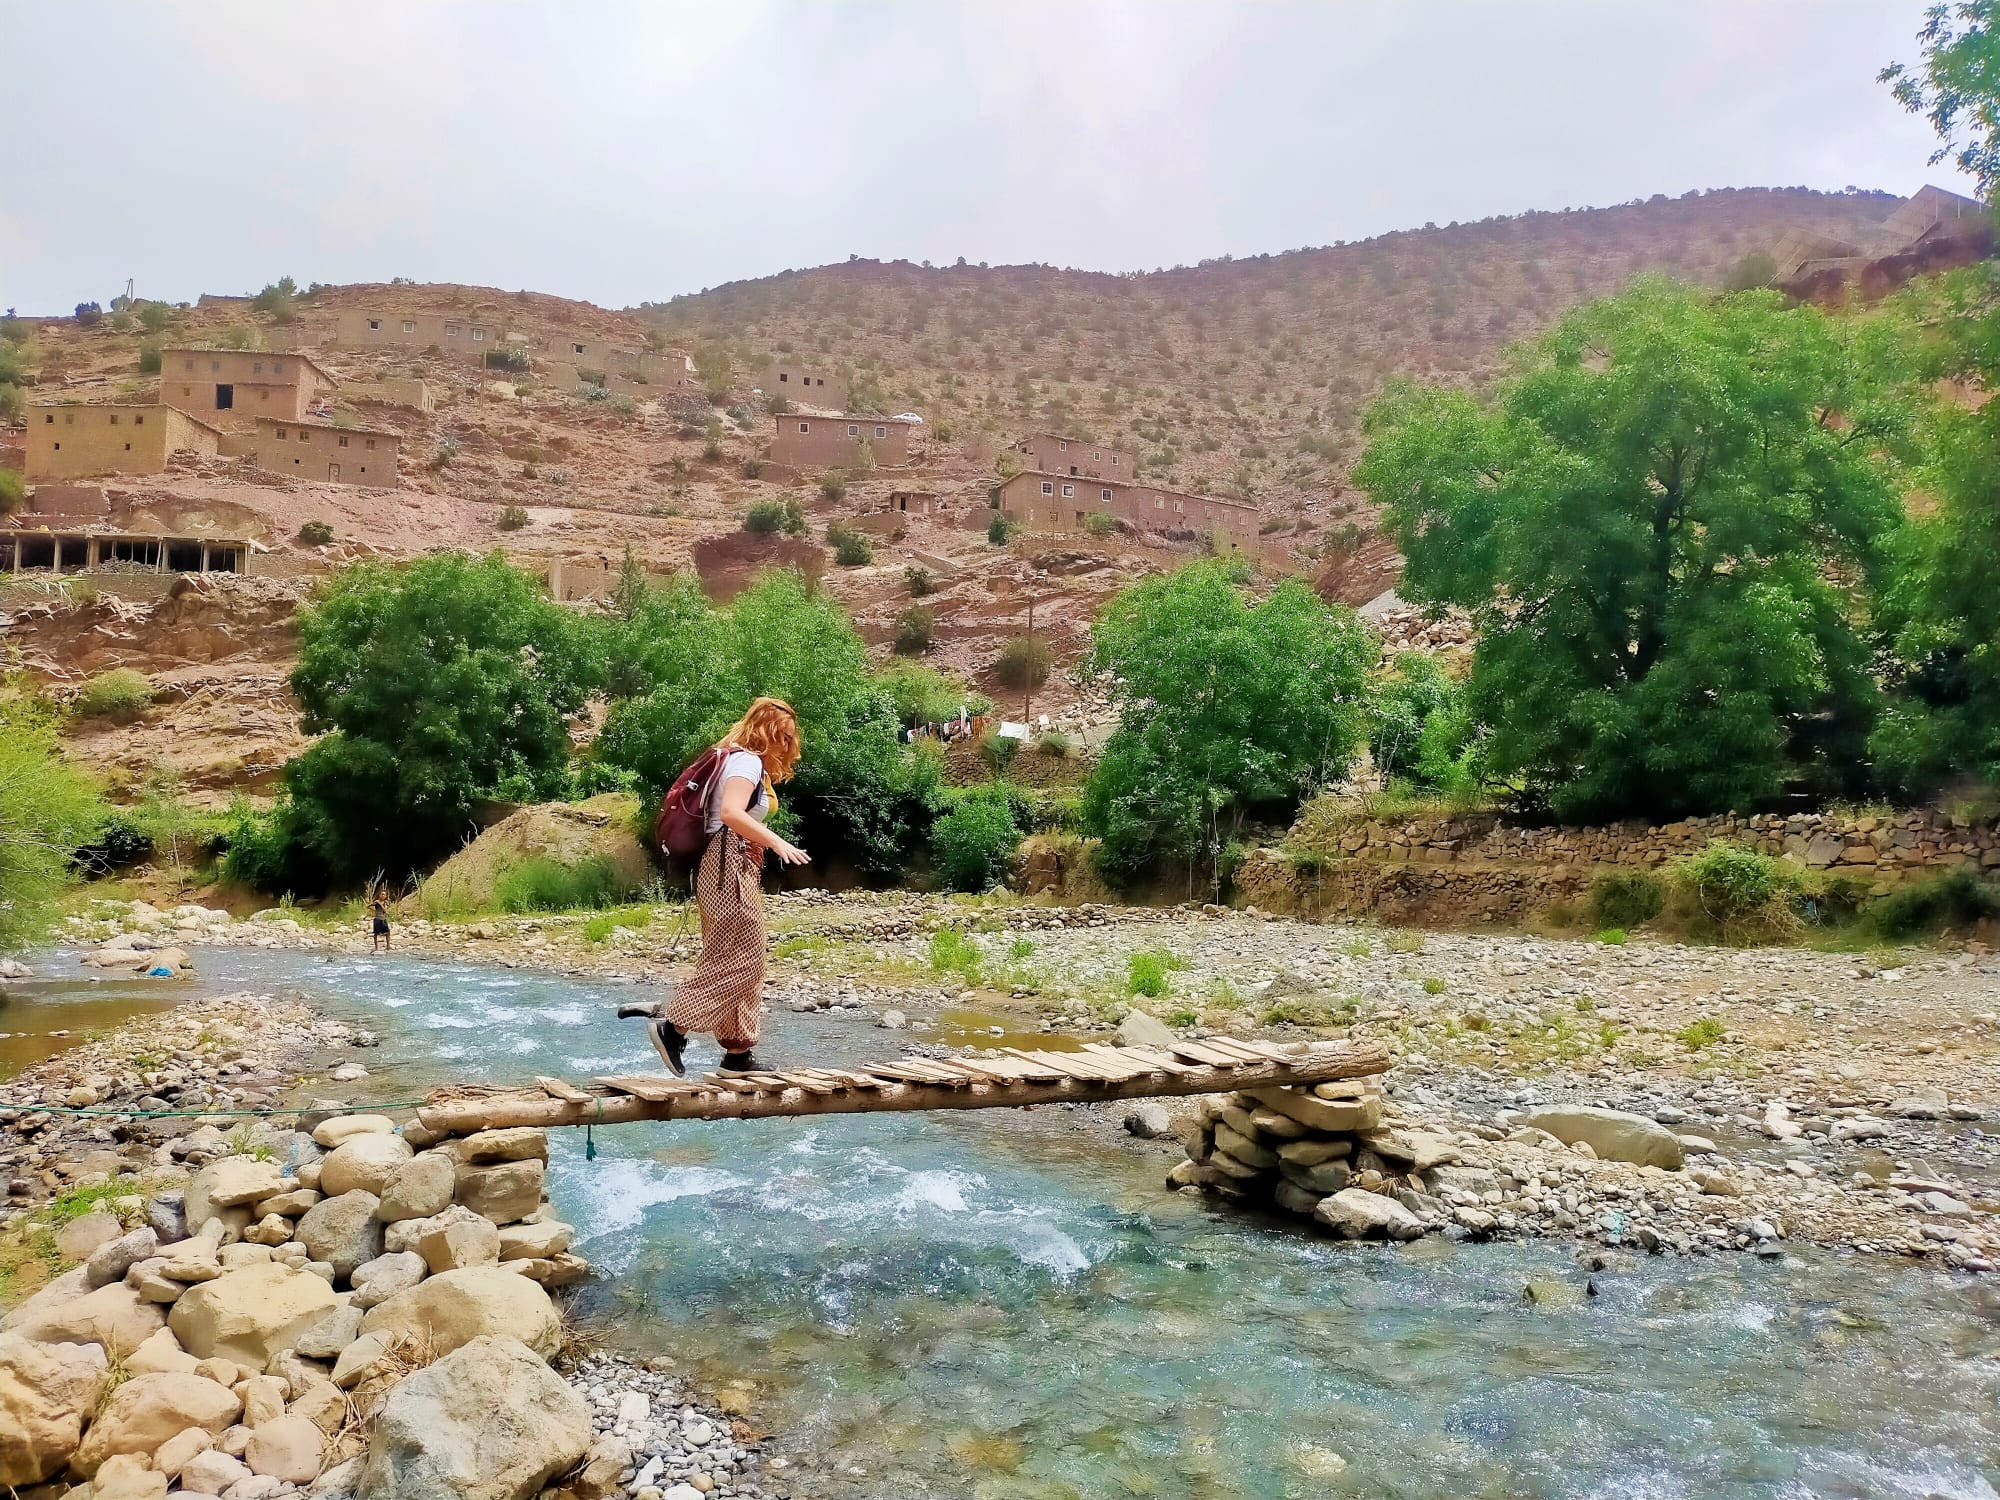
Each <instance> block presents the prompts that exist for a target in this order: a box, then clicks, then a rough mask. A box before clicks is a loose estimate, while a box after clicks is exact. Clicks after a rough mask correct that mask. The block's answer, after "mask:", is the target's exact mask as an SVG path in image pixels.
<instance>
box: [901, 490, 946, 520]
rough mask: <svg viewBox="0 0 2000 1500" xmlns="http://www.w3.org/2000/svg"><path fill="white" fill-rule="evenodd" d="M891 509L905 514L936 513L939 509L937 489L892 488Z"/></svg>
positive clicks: (925, 514) (924, 514) (926, 514)
mask: <svg viewBox="0 0 2000 1500" xmlns="http://www.w3.org/2000/svg"><path fill="white" fill-rule="evenodd" d="M889 509H891V510H893V511H895V512H896V513H897V514H899V515H905V516H928V515H934V514H936V512H937V509H938V497H937V491H936V490H891V491H889Z"/></svg>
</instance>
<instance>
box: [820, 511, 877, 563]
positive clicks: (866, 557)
mask: <svg viewBox="0 0 2000 1500" xmlns="http://www.w3.org/2000/svg"><path fill="white" fill-rule="evenodd" d="M826 540H827V545H828V546H830V547H832V548H833V560H834V561H835V562H837V563H839V564H840V565H841V566H842V567H843V568H859V567H862V566H865V565H866V564H868V563H871V562H873V561H875V544H874V543H873V542H871V541H869V540H868V533H867V532H865V531H858V530H856V529H855V528H854V527H852V526H843V525H841V524H840V523H839V522H835V523H834V524H833V525H831V526H829V527H827V528H826Z"/></svg>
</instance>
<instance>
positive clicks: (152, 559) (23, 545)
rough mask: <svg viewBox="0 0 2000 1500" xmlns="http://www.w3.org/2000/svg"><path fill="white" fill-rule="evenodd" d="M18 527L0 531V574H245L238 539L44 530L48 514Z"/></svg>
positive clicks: (246, 555) (243, 548)
mask: <svg viewBox="0 0 2000 1500" xmlns="http://www.w3.org/2000/svg"><path fill="white" fill-rule="evenodd" d="M20 519H21V520H22V521H24V522H26V523H27V525H25V526H23V527H22V528H21V529H18V530H15V529H9V530H0V573H5V574H8V575H13V574H18V573H22V572H32V571H36V570H39V569H44V568H46V569H47V570H48V571H49V572H50V573H52V574H62V573H78V572H82V571H84V570H85V569H87V568H101V567H105V566H106V565H108V564H114V563H124V564H129V565H131V566H134V567H139V568H148V569H151V570H152V571H154V572H158V573H247V572H248V571H249V570H250V544H249V542H247V541H245V540H243V539H242V538H240V537H213V536H166V535H162V534H158V533H145V532H134V531H109V530H104V531H99V530H86V529H84V528H81V527H73V526H61V527H50V526H47V525H36V524H35V523H36V522H47V521H51V520H55V519H56V518H55V517H50V516H24V517H21V518H20Z"/></svg>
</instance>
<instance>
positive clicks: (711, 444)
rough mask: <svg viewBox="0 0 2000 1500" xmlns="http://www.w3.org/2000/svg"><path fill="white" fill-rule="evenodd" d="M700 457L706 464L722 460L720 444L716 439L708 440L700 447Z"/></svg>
mask: <svg viewBox="0 0 2000 1500" xmlns="http://www.w3.org/2000/svg"><path fill="white" fill-rule="evenodd" d="M701 456H702V459H703V461H704V462H707V463H718V462H720V461H721V458H722V444H721V443H720V442H718V441H717V440H716V439H714V438H710V439H709V440H708V441H707V442H705V443H703V444H702V445H701Z"/></svg>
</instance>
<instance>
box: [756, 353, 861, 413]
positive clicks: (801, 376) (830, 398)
mask: <svg viewBox="0 0 2000 1500" xmlns="http://www.w3.org/2000/svg"><path fill="white" fill-rule="evenodd" d="M757 386H758V389H759V390H761V391H763V393H764V394H765V395H766V396H782V397H783V398H784V399H785V400H787V401H796V402H798V403H800V404H801V405H804V406H818V407H823V408H825V409H826V410H828V411H845V410H847V396H848V391H847V382H846V381H844V380H842V379H841V378H840V376H839V375H837V374H835V373H834V372H833V371H832V370H830V369H827V368H826V367H824V366H817V365H806V364H801V363H799V362H798V361H796V360H789V359H785V360H774V361H773V362H772V363H770V364H768V365H766V366H765V367H764V373H763V374H762V375H760V376H759V377H758V379H757Z"/></svg>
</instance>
